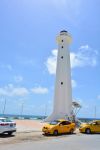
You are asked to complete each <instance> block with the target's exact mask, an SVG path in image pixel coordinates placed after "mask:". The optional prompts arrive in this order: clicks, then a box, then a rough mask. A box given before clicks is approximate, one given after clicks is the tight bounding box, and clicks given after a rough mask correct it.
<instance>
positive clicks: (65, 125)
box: [59, 121, 70, 133]
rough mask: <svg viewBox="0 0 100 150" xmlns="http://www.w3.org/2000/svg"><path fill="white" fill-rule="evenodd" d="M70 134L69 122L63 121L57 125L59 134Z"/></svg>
mask: <svg viewBox="0 0 100 150" xmlns="http://www.w3.org/2000/svg"><path fill="white" fill-rule="evenodd" d="M67 132H70V122H68V121H63V122H61V123H60V124H59V133H67Z"/></svg>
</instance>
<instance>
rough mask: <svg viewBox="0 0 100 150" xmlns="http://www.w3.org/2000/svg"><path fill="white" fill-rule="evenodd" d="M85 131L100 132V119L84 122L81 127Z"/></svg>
mask: <svg viewBox="0 0 100 150" xmlns="http://www.w3.org/2000/svg"><path fill="white" fill-rule="evenodd" d="M79 131H80V132H83V133H87V134H90V133H100V120H95V121H92V122H90V123H82V124H81V125H80V128H79Z"/></svg>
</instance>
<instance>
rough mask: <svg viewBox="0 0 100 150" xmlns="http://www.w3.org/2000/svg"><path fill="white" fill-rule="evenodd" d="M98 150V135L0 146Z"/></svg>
mask: <svg viewBox="0 0 100 150" xmlns="http://www.w3.org/2000/svg"><path fill="white" fill-rule="evenodd" d="M6 149H7V150H100V134H92V135H85V134H79V135H77V134H76V135H64V136H58V137H54V138H50V140H49V139H47V140H41V141H33V142H32V141H31V142H28V141H26V142H22V143H14V144H11V145H10V144H7V145H0V150H6Z"/></svg>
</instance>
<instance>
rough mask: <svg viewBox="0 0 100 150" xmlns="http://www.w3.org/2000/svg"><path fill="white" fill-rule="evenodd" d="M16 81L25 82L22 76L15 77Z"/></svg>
mask: <svg viewBox="0 0 100 150" xmlns="http://www.w3.org/2000/svg"><path fill="white" fill-rule="evenodd" d="M14 80H15V82H22V81H23V77H22V76H20V75H17V76H14Z"/></svg>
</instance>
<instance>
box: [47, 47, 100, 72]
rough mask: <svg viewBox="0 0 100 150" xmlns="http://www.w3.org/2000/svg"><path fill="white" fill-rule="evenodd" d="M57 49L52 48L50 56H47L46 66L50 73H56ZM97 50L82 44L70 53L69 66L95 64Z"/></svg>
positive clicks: (91, 65) (92, 65)
mask: <svg viewBox="0 0 100 150" xmlns="http://www.w3.org/2000/svg"><path fill="white" fill-rule="evenodd" d="M57 52H58V50H57V49H54V50H52V54H51V56H49V57H48V58H47V61H46V67H47V69H48V72H49V73H50V74H55V73H56V63H57ZM97 54H98V53H97V51H96V50H93V49H92V48H90V47H89V46H88V45H83V46H81V47H80V48H79V50H78V51H77V52H76V53H74V52H71V53H70V61H71V68H76V67H85V66H90V67H94V66H96V65H97Z"/></svg>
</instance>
